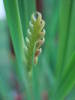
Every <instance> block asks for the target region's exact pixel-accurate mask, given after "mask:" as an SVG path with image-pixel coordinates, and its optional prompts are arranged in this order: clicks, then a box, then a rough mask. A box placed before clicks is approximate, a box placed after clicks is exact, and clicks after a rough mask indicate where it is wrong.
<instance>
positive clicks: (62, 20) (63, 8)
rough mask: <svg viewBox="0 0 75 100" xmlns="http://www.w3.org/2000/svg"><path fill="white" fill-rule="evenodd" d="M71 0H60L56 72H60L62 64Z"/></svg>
mask: <svg viewBox="0 0 75 100" xmlns="http://www.w3.org/2000/svg"><path fill="white" fill-rule="evenodd" d="M71 8H72V0H67V1H65V0H60V11H59V48H58V57H57V66H56V72H57V75H59V74H60V73H61V70H62V69H63V66H64V61H65V55H66V48H67V42H68V36H69V27H70V17H71Z"/></svg>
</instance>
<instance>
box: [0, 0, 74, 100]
mask: <svg viewBox="0 0 75 100" xmlns="http://www.w3.org/2000/svg"><path fill="white" fill-rule="evenodd" d="M42 3H43V9H42V11H43V18H44V19H45V21H46V42H45V45H44V46H43V53H42V54H41V56H40V57H39V59H40V60H39V62H38V64H37V58H38V55H39V54H40V52H41V51H40V46H41V45H42V44H43V42H44V34H45V31H44V25H45V22H44V20H42V16H41V13H35V12H36V0H13V1H12V0H4V6H5V11H6V16H7V20H8V26H9V29H10V34H11V38H12V43H13V47H14V51H15V56H16V60H15V62H16V63H17V65H15V67H16V68H15V69H16V73H17V76H18V78H19V81H22V83H23V88H24V90H23V93H24V94H25V95H24V96H25V97H27V100H41V99H42V98H43V97H44V96H46V92H47V97H48V99H49V100H64V99H65V98H67V97H68V95H69V94H70V93H71V91H72V89H73V88H74V86H75V78H74V76H75V40H74V38H75V28H74V26H75V13H74V12H75V0H58V1H57V0H43V2H42ZM31 4H32V5H31ZM33 12H34V13H33ZM31 15H32V16H31ZM30 18H31V20H30ZM29 20H30V21H29ZM27 30H28V31H27ZM0 75H1V74H0ZM2 77H3V76H0V93H1V95H2V97H4V98H3V99H4V100H5V97H8V99H7V100H12V98H10V96H8V92H9V91H11V89H10V88H9V86H8V84H4V80H2ZM44 92H45V94H44ZM74 92H75V91H72V93H73V94H74ZM42 94H44V95H43V97H42ZM69 96H70V95H69ZM71 96H72V95H71ZM73 97H74V99H75V96H73ZM70 98H71V97H70ZM67 99H68V98H67ZM68 100H69V99H68ZM70 100H72V99H70Z"/></svg>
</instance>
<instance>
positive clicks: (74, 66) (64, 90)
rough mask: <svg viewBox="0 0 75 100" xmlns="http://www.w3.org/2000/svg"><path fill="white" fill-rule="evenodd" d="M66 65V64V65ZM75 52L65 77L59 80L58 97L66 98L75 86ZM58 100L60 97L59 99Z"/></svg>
mask: <svg viewBox="0 0 75 100" xmlns="http://www.w3.org/2000/svg"><path fill="white" fill-rule="evenodd" d="M65 67H66V66H65ZM74 76H75V53H74V54H73V56H72V57H71V60H70V61H69V64H68V65H67V67H66V70H65V72H64V75H63V77H61V81H60V82H59V83H60V84H59V87H58V90H57V91H56V97H57V98H61V99H62V98H65V97H66V96H67V95H68V94H69V93H70V92H71V90H72V88H73V87H74V86H75V77H74ZM57 100H58V99H57Z"/></svg>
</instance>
